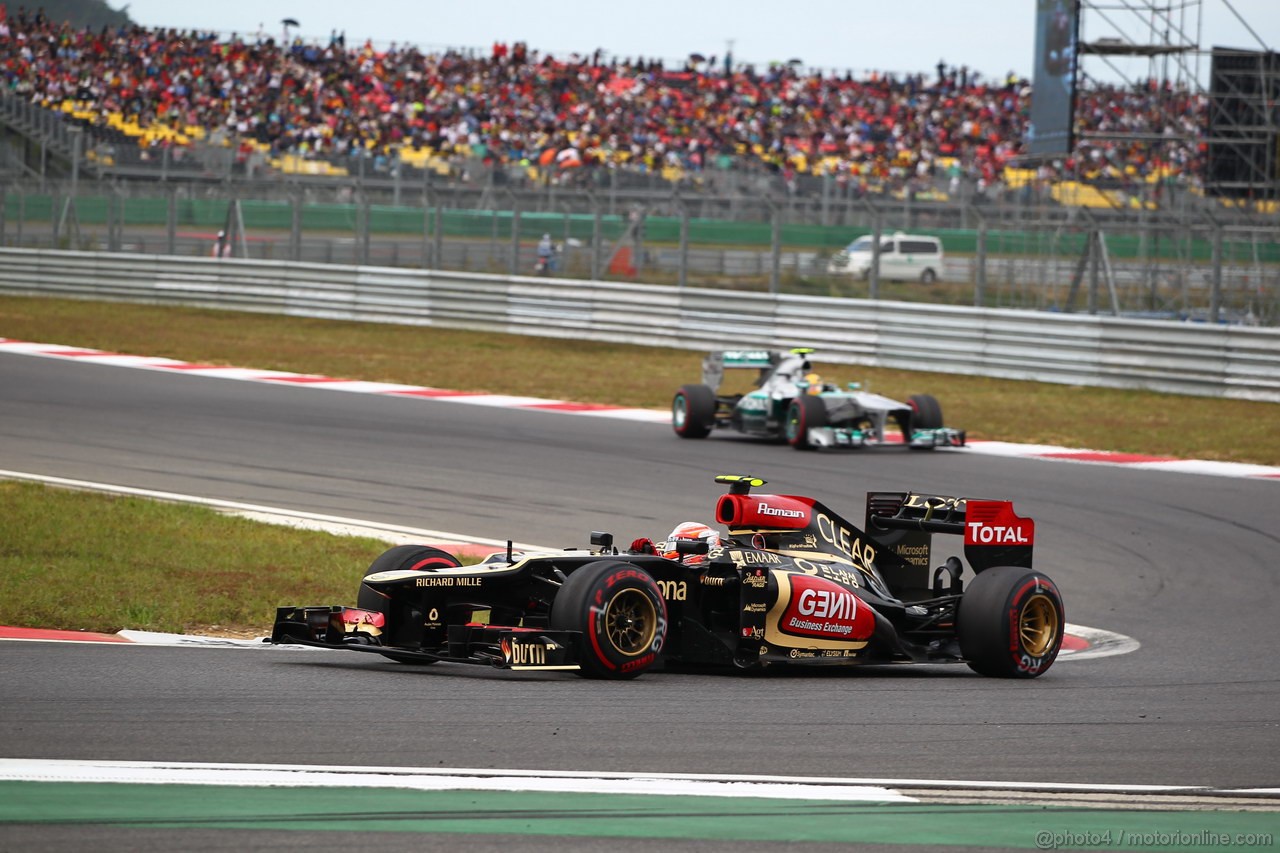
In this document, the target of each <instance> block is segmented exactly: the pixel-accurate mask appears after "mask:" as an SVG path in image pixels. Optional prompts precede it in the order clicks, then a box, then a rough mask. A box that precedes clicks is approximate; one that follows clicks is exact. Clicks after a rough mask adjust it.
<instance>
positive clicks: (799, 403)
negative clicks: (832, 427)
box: [783, 394, 827, 450]
mask: <svg viewBox="0 0 1280 853" xmlns="http://www.w3.org/2000/svg"><path fill="white" fill-rule="evenodd" d="M826 425H827V406H826V404H825V403H823V402H822V398H821V397H815V396H812V395H809V394H805V395H802V396H799V397H796V398H795V399H794V400H792V401H791V405H789V406H787V420H786V423H785V424H784V425H783V431H784V433H783V434H784V435H785V437H786V439H787V444H790V445H791V446H792V447H794V448H795V449H796V450H808V449H809V448H810V447H811V446H812V445H810V444H809V432H810V431H811V430H815V429H821V428H822V427H825V426H826Z"/></svg>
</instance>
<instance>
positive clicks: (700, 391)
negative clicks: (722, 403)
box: [671, 385, 716, 438]
mask: <svg viewBox="0 0 1280 853" xmlns="http://www.w3.org/2000/svg"><path fill="white" fill-rule="evenodd" d="M715 423H716V393H715V392H714V391H712V390H711V388H710V386H707V385H681V386H680V390H679V391H677V392H676V395H675V397H674V398H672V400H671V428H672V429H673V430H675V432H676V435H678V436H680V437H681V438H706V437H707V436H708V435H710V433H711V428H712V427H713V426H715Z"/></svg>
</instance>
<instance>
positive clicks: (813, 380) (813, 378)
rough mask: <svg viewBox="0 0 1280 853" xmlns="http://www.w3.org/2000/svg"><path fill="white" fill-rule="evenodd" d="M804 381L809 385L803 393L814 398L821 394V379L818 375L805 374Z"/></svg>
mask: <svg viewBox="0 0 1280 853" xmlns="http://www.w3.org/2000/svg"><path fill="white" fill-rule="evenodd" d="M804 381H805V382H808V383H809V387H808V388H807V389H806V392H805V393H807V394H813V395H814V396H817V395H818V394H821V393H822V377H821V376H820V375H818V374H817V373H809V374H806V375H805V377H804Z"/></svg>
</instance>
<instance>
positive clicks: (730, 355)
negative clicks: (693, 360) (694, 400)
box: [702, 347, 813, 391]
mask: <svg viewBox="0 0 1280 853" xmlns="http://www.w3.org/2000/svg"><path fill="white" fill-rule="evenodd" d="M811 352H813V350H812V349H809V348H808V347H795V348H793V349H791V350H789V351H788V352H786V353H784V352H780V351H778V350H762V349H754V350H732V349H729V350H716V351H715V352H712V353H709V354H708V355H707V357H706V358H704V359H703V360H702V384H703V385H707V386H710V388H711V389H712V390H713V391H714V390H718V389H719V388H720V383H721V382H723V381H724V372H725V371H726V370H738V369H743V368H745V369H754V370H759V371H760V375H759V377H758V378H757V380H756V386H757V387H758V386H759V385H761V384H762V383H763V382H764V380H765V379H766V378H767V377H768V376H769V373H771V372H772V371H773V370H774V369H775V368H776V367H777V366H778V365H779V364H782V360H783V359H784V358H785V357H786V356H787V355H793V356H800V357H801V358H802V359H803V358H804V357H805V356H808V355H809V353H811ZM805 363H806V366H807V364H808V362H807V360H805Z"/></svg>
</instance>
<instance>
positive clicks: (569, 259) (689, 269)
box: [0, 181, 1280, 326]
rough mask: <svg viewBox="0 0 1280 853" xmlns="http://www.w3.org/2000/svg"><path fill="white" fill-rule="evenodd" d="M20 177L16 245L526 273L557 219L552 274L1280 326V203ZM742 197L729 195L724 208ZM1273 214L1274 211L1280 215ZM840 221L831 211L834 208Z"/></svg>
mask: <svg viewBox="0 0 1280 853" xmlns="http://www.w3.org/2000/svg"><path fill="white" fill-rule="evenodd" d="M253 186H254V185H249V184H235V185H228V184H199V183H191V182H182V183H172V182H171V183H167V184H155V183H146V184H138V183H123V184H102V183H95V184H89V183H87V182H83V181H81V182H79V183H78V184H77V183H75V182H71V181H62V182H53V181H45V182H42V184H41V183H35V182H13V183H10V184H8V185H7V186H0V246H8V247H24V248H65V249H75V250H84V251H108V252H124V253H131V254H169V255H179V256H184V257H197V256H208V255H210V254H211V253H213V252H214V251H216V249H215V246H216V241H217V234H218V232H219V231H223V232H226V235H227V236H226V240H227V247H226V248H225V252H226V253H229V254H230V255H231V256H233V257H238V258H253V259H261V260H289V261H300V262H316V263H344V264H362V265H376V266H393V267H411V268H418V269H434V270H454V271H467V272H484V273H492V274H506V275H518V274H529V273H532V272H533V271H534V269H535V264H536V260H537V257H536V246H537V243H538V241H539V239H540V238H541V237H542V235H544V234H546V235H550V237H551V238H552V240H553V242H554V243H555V246H556V250H557V251H556V257H555V264H554V269H553V270H552V272H554V274H556V275H558V276H562V277H569V278H582V279H591V280H605V281H645V282H649V283H655V284H669V285H673V286H676V287H685V286H691V287H692V286H696V287H704V288H717V289H725V290H735V291H746V292H758V293H772V294H795V295H811V296H843V297H849V298H864V299H873V300H875V299H891V300H894V301H907V302H922V303H930V304H951V305H969V306H976V307H993V308H1018V309H1033V310H1047V311H1061V312H1066V313H1070V312H1083V313H1099V314H1110V315H1113V316H1126V317H1147V318H1156V319H1176V320H1190V321H1203V322H1212V323H1226V324H1238V325H1263V326H1274V325H1277V324H1280V220H1275V218H1274V217H1271V218H1270V220H1269V219H1268V217H1258V216H1245V215H1234V214H1233V215H1230V216H1227V215H1219V214H1218V213H1216V212H1215V211H1214V210H1212V209H1211V208H1205V207H1203V206H1200V207H1192V206H1189V205H1188V206H1186V207H1184V208H1181V209H1178V210H1175V211H1152V210H1147V209H1145V208H1139V209H1137V210H1132V211H1097V210H1092V209H1088V208H1063V207H1061V206H1058V207H1052V206H1044V205H1032V204H1027V205H1019V204H1015V203H1012V202H1010V203H1006V204H1001V205H981V204H952V203H942V202H932V203H928V204H925V203H921V202H913V201H899V200H893V199H889V200H885V199H874V200H873V199H866V198H864V199H851V198H839V199H828V200H827V204H826V210H825V214H822V213H821V211H820V210H817V209H815V207H814V205H815V204H817V205H818V208H821V206H822V200H821V199H818V200H817V201H816V202H815V201H814V200H813V199H809V200H799V199H794V198H786V197H782V198H775V197H773V196H769V195H763V196H755V197H741V198H737V197H735V198H736V202H735V203H736V208H735V209H736V215H737V216H738V217H739V218H737V219H720V218H710V217H706V216H701V215H699V213H700V208H701V207H707V206H708V205H709V204H710V203H709V202H708V200H707V199H706V198H704V197H697V198H694V197H689V196H686V195H684V194H681V193H680V192H666V193H663V194H656V193H654V192H651V191H645V192H636V191H633V192H629V193H623V192H617V193H594V192H587V191H569V190H564V189H560V190H559V191H558V192H552V191H551V189H549V188H543V189H542V190H538V191H528V192H523V193H521V192H516V191H514V190H509V191H506V192H504V193H500V194H494V193H492V192H486V190H484V189H478V188H474V187H472V188H468V187H465V186H461V185H448V186H444V185H435V184H430V183H426V184H423V185H422V186H420V187H417V188H415V190H414V192H413V193H409V192H408V191H407V190H402V191H401V192H400V193H399V198H398V203H395V202H396V201H397V199H396V198H395V195H394V193H393V194H392V195H390V196H388V192H389V191H388V190H387V188H386V186H384V185H379V186H376V187H375V186H369V187H361V186H358V185H347V184H342V185H339V184H335V183H333V182H329V183H321V184H317V183H298V184H295V185H291V186H286V187H281V186H278V185H271V186H270V187H263V188H262V191H261V192H257V193H251V192H250V190H251V189H252V188H253ZM725 202H726V199H725V198H722V197H717V200H716V202H715V204H710V206H711V207H718V206H719V205H721V204H722V203H725ZM1271 220H1274V221H1271ZM824 221H825V222H827V223H829V224H823V222H824ZM894 232H906V233H913V234H926V235H932V236H937V237H940V238H941V240H942V243H943V246H944V248H945V250H946V258H947V260H946V265H945V269H944V275H943V276H942V280H940V281H937V282H933V283H923V282H920V281H895V280H890V279H889V278H888V277H887V276H885V275H878V274H876V273H875V272H874V271H873V272H872V273H870V274H868V275H867V276H865V277H854V276H850V275H847V274H841V273H832V272H830V271H829V262H830V260H831V258H832V257H833V256H835V255H836V254H837V253H839V252H840V251H841V250H842V249H843V248H844V247H845V246H846V245H847V244H848V243H849V242H850V241H852V240H853V239H855V238H857V237H859V236H863V235H867V234H872V235H874V234H877V233H878V234H880V235H882V236H884V235H891V234H893V233H894Z"/></svg>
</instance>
